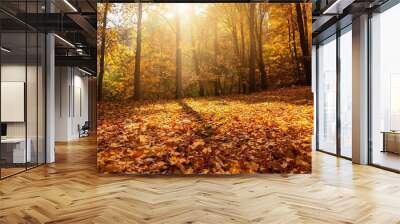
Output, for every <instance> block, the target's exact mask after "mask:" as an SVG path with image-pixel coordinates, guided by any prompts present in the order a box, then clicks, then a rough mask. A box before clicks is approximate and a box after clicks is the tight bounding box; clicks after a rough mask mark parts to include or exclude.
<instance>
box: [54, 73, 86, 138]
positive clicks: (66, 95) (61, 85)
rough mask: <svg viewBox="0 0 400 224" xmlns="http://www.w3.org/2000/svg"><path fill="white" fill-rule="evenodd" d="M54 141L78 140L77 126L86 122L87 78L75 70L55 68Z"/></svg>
mask: <svg viewBox="0 0 400 224" xmlns="http://www.w3.org/2000/svg"><path fill="white" fill-rule="evenodd" d="M55 85H56V91H55V120H56V122H55V123H56V132H55V140H56V141H70V140H73V139H77V138H79V132H78V125H81V126H82V125H83V124H84V123H85V121H87V120H88V113H89V111H88V104H89V103H88V78H87V77H86V76H84V74H83V73H82V72H80V71H79V70H78V69H76V68H72V67H56V84H55Z"/></svg>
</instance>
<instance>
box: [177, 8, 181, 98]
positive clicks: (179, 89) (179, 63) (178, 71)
mask: <svg viewBox="0 0 400 224" xmlns="http://www.w3.org/2000/svg"><path fill="white" fill-rule="evenodd" d="M179 13H180V12H179V10H178V9H177V10H176V18H175V19H176V21H175V22H176V83H175V86H176V93H175V98H176V99H180V98H182V49H181V18H180V14H179Z"/></svg>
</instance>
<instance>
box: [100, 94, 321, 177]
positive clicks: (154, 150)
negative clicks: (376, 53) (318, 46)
mask: <svg viewBox="0 0 400 224" xmlns="http://www.w3.org/2000/svg"><path fill="white" fill-rule="evenodd" d="M312 129H313V106H312V93H311V91H310V88H309V87H296V88H282V89H276V90H270V91H266V92H261V93H256V94H252V95H234V96H229V97H228V96H227V97H218V98H217V97H210V98H197V99H185V100H180V101H177V100H169V101H144V102H134V103H126V104H122V103H109V102H102V103H100V104H99V106H98V128H97V135H98V168H99V170H100V171H101V172H104V173H119V172H122V173H141V174H147V173H162V174H176V173H184V174H192V173H200V174H207V173H213V174H238V173H309V172H311V135H312Z"/></svg>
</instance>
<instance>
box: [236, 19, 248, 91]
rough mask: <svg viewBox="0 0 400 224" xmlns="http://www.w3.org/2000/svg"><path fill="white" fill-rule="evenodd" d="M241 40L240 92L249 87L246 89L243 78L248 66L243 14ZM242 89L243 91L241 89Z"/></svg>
mask: <svg viewBox="0 0 400 224" xmlns="http://www.w3.org/2000/svg"><path fill="white" fill-rule="evenodd" d="M240 39H241V40H240V42H241V50H240V54H241V59H240V66H241V68H240V70H241V71H240V77H239V83H238V84H239V93H246V92H247V89H246V84H245V83H243V78H244V74H243V71H244V70H245V68H246V43H245V42H246V41H245V37H244V21H243V17H242V16H241V18H240ZM241 90H242V91H241Z"/></svg>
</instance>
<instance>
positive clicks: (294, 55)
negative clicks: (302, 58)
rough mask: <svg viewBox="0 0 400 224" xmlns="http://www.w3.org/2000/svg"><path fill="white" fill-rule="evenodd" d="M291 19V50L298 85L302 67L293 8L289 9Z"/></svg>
mask: <svg viewBox="0 0 400 224" xmlns="http://www.w3.org/2000/svg"><path fill="white" fill-rule="evenodd" d="M289 15H290V16H289V18H288V30H289V48H290V52H291V54H292V59H293V63H294V64H295V65H296V77H295V78H296V84H300V83H299V82H300V81H301V77H300V66H299V57H298V54H297V45H296V29H295V24H294V22H293V13H292V6H290V8H289ZM292 41H293V44H292Z"/></svg>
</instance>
